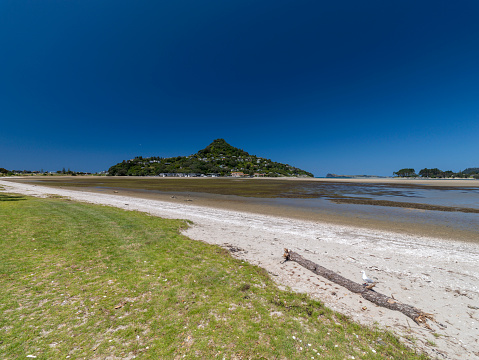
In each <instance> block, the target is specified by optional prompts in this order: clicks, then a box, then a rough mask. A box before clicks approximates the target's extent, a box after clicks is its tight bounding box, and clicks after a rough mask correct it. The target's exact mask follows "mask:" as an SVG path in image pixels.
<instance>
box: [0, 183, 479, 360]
mask: <svg viewBox="0 0 479 360" xmlns="http://www.w3.org/2000/svg"><path fill="white" fill-rule="evenodd" d="M0 186H3V187H5V191H7V192H12V193H21V194H26V195H32V196H45V195H46V194H53V195H61V196H66V197H69V198H72V199H75V200H79V201H86V202H90V203H95V204H104V205H110V206H116V207H120V208H123V209H128V210H137V211H143V212H147V213H150V214H152V215H156V216H161V217H164V218H182V219H189V220H192V221H193V222H194V225H193V226H192V227H190V228H189V229H188V230H186V231H185V234H186V235H187V236H189V237H190V238H192V239H197V240H203V241H205V242H208V243H212V244H219V245H222V246H227V244H230V245H233V246H236V247H239V248H242V249H244V251H240V252H235V253H234V256H238V257H240V258H242V259H245V260H247V261H249V262H251V263H254V264H258V265H260V266H262V267H263V268H265V269H266V270H267V271H268V272H269V273H270V274H271V276H272V278H273V279H274V280H275V281H277V282H278V284H280V285H281V286H289V287H291V288H292V289H293V290H295V291H298V292H307V293H308V294H310V295H311V296H312V297H313V298H316V299H319V300H321V301H323V302H324V303H325V304H326V305H327V306H328V307H330V308H331V309H333V310H336V311H339V312H342V313H344V314H346V315H349V316H350V317H351V318H352V319H353V320H355V321H358V322H360V323H363V324H368V325H374V324H377V325H378V326H380V327H382V328H386V329H389V330H391V331H393V332H395V333H396V334H397V335H398V336H400V337H401V338H402V339H403V341H404V342H405V343H406V344H409V345H411V346H416V347H417V348H419V349H421V350H424V351H426V352H427V353H428V354H429V355H431V356H432V357H433V358H436V357H437V358H438V359H479V340H478V339H479V245H478V244H475V243H463V242H453V241H445V240H440V239H434V238H426V237H420V236H406V235H402V234H396V233H392V232H384V231H375V230H367V229H359V228H354V227H348V226H339V225H330V224H326V223H317V222H309V221H300V220H291V219H285V218H279V217H272V216H264V215H256V214H250V213H244V212H235V211H228V210H220V209H213V208H207V207H200V206H195V205H192V204H191V203H188V202H184V203H183V204H177V203H170V202H164V201H158V200H148V199H139V198H133V197H125V196H118V195H114V194H111V195H108V194H96V193H88V192H81V191H73V190H65V189H55V188H47V187H41V186H35V185H27V184H22V183H18V182H9V181H4V180H0ZM283 248H289V249H292V250H293V251H296V252H298V253H300V254H302V255H303V256H305V257H306V258H308V259H310V260H312V261H315V262H317V263H319V264H320V265H323V266H325V267H327V268H329V269H331V270H333V271H336V272H338V273H339V274H341V275H343V276H345V277H347V278H349V279H351V280H354V281H357V282H361V281H362V280H361V270H363V269H364V270H366V273H367V274H368V276H369V277H373V278H374V277H376V278H377V279H379V281H380V283H379V284H378V285H377V286H376V288H375V289H376V291H378V292H381V293H383V294H385V295H391V294H392V295H393V296H394V297H395V298H396V299H397V300H398V301H401V302H403V303H406V304H410V305H413V306H415V307H417V308H419V309H421V310H423V311H425V312H428V313H432V314H434V315H435V317H436V320H437V323H431V322H430V325H431V327H432V329H433V331H431V330H428V329H426V328H424V327H420V326H418V325H417V324H415V323H414V321H412V320H411V319H409V318H408V317H406V316H404V315H403V314H401V313H399V312H395V311H391V310H387V309H384V308H380V307H378V306H375V305H374V304H372V303H369V302H368V301H366V300H364V299H363V298H362V297H361V296H359V295H357V294H353V293H350V292H349V291H348V290H346V289H344V288H342V287H340V286H338V285H336V284H333V283H331V282H329V281H327V280H325V279H323V278H321V277H319V276H317V275H314V274H312V273H310V272H309V271H306V270H303V269H302V268H301V267H300V266H299V265H298V264H296V263H293V262H286V263H283V258H282V254H283ZM433 333H435V334H436V335H439V336H438V337H436V336H434V335H433ZM434 344H435V345H434Z"/></svg>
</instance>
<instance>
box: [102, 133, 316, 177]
mask: <svg viewBox="0 0 479 360" xmlns="http://www.w3.org/2000/svg"><path fill="white" fill-rule="evenodd" d="M108 175H111V176H163V177H201V176H211V177H216V176H233V177H280V176H287V177H313V174H312V173H310V172H307V171H305V170H301V169H299V168H297V167H294V166H291V165H288V164H282V163H278V162H275V161H272V160H270V159H266V158H263V157H259V156H256V155H251V154H249V153H247V152H246V151H244V150H242V149H238V148H236V147H234V146H231V145H230V144H228V143H227V142H226V141H225V140H224V139H216V140H214V141H213V142H212V143H211V144H209V145H208V146H207V147H206V148H204V149H202V150H199V151H198V152H197V153H196V154H193V155H189V156H177V157H170V158H163V157H148V158H143V157H141V156H137V157H135V158H134V159H130V160H123V161H122V162H120V163H118V164H116V165H113V166H112V167H110V169H109V170H108Z"/></svg>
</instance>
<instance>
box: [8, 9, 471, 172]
mask: <svg viewBox="0 0 479 360" xmlns="http://www.w3.org/2000/svg"><path fill="white" fill-rule="evenodd" d="M217 138H224V139H225V140H226V141H227V142H229V143H230V144H231V145H233V146H236V147H239V148H242V149H244V150H246V151H248V152H249V153H252V154H255V155H258V156H262V157H267V158H270V159H272V160H274V161H278V162H283V163H288V164H290V165H293V166H297V167H300V168H302V169H304V170H307V171H310V172H312V173H314V174H315V176H324V175H326V173H328V172H330V173H337V174H375V175H392V172H393V171H397V170H398V169H400V168H405V167H413V168H415V169H416V171H419V170H420V169H421V168H424V167H430V168H431V167H438V168H440V169H442V170H453V171H459V170H463V169H464V168H466V167H479V158H478V152H479V151H478V140H479V1H477V0H461V1H450V0H447V1H441V0H434V1H420V0H413V1H407V0H406V1H405V0H398V1H384V0H379V1H374V0H366V1H357V0H351V1H341V0H339V1H319V0H311V1H303V0H291V1H284V0H274V1H273V0H271V1H266V0H265V1H256V0H255V1H250V0H227V1H225V0H217V1H209V0H201V1H198V0H174V1H163V0H142V1H137V0H131V1H126V0H68V1H62V0H41V1H34V0H30V1H26V0H1V1H0V167H4V168H7V169H15V170H23V169H28V170H40V169H43V170H52V171H53V170H59V169H61V168H63V167H65V168H71V169H72V170H76V171H101V170H107V169H108V168H109V167H110V166H111V165H114V164H116V163H118V162H120V161H122V160H124V159H129V158H132V157H134V156H137V155H138V156H139V155H141V156H143V157H146V156H162V157H169V156H178V155H190V154H193V153H195V152H196V151H198V150H200V149H203V148H204V147H206V146H207V145H208V144H209V143H211V142H212V141H213V140H214V139H217Z"/></svg>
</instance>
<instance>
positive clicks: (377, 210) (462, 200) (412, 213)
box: [21, 176, 479, 241]
mask: <svg viewBox="0 0 479 360" xmlns="http://www.w3.org/2000/svg"><path fill="white" fill-rule="evenodd" d="M21 181H27V182H29V183H34V184H38V185H45V186H54V187H62V188H69V189H77V190H80V189H81V190H83V191H88V192H98V193H113V194H119V195H126V196H134V197H140V198H148V199H158V200H166V201H170V202H182V201H190V202H193V203H194V204H195V205H200V206H201V205H202V206H209V207H216V208H223V209H229V210H240V211H247V212H252V213H258V214H267V215H275V216H282V217H288V218H294V219H302V220H311V221H322V222H328V223H334V224H341V225H352V226H359V227H364V228H372V229H380V230H389V231H396V232H401V233H406V234H419V235H424V236H434V237H440V238H444V239H451V240H466V241H478V239H479V181H475V180H472V181H468V180H458V181H453V180H429V181H428V180H416V181H414V180H397V179H374V180H367V179H364V180H363V179H361V180H358V179H353V180H350V179H347V180H344V179H341V180H331V179H284V178H280V179H275V178H273V179H271V178H261V179H258V178H256V179H237V178H159V177H95V176H91V177H90V176H89V177H85V176H76V177H75V176H53V177H33V178H32V177H29V178H23V179H22V180H21Z"/></svg>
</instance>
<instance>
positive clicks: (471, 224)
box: [262, 196, 479, 239]
mask: <svg viewBox="0 0 479 360" xmlns="http://www.w3.org/2000/svg"><path fill="white" fill-rule="evenodd" d="M377 198H378V199H384V198H383V197H380V196H378V197H377ZM389 200H392V199H391V198H389ZM401 200H402V201H406V202H411V201H408V199H406V200H403V199H401V198H400V199H398V200H396V199H395V200H394V201H401ZM421 200H424V198H422V199H421ZM426 200H427V201H428V202H423V203H428V204H435V205H443V204H448V205H447V206H458V204H461V205H462V204H463V203H459V202H452V201H451V202H449V203H447V202H439V201H438V199H437V198H436V199H433V198H429V199H426ZM429 201H430V202H429ZM262 202H264V203H268V204H271V205H275V206H288V207H292V208H298V209H301V210H306V211H310V212H313V213H328V214H331V215H338V216H347V217H355V218H359V219H372V220H380V221H389V222H401V223H410V224H428V225H441V226H446V227H450V228H451V229H458V230H463V231H472V232H476V233H477V234H478V239H479V214H477V213H463V212H449V211H432V210H422V209H410V208H397V207H390V206H376V205H356V204H336V203H333V202H331V201H329V200H328V199H324V198H323V199H322V198H319V199H262ZM414 202H416V201H414ZM475 205H476V206H475V207H476V208H477V205H478V204H477V203H476V204H475ZM468 207H472V206H468Z"/></svg>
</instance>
